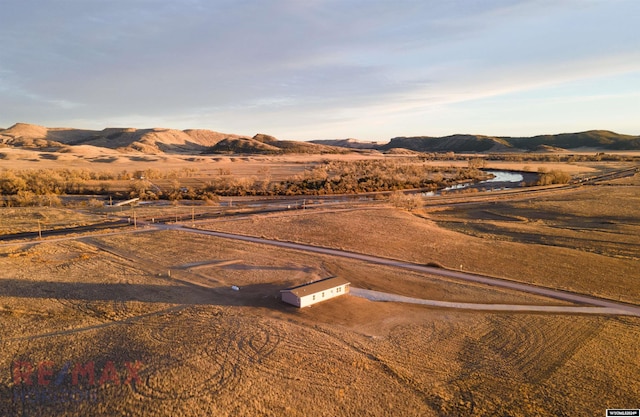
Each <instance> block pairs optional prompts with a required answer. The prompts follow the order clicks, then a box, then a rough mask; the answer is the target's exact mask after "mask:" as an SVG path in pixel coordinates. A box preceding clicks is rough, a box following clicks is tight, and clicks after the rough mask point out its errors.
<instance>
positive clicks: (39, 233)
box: [38, 219, 42, 239]
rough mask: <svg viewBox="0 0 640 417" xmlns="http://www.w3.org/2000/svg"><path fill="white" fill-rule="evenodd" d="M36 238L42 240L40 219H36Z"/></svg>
mask: <svg viewBox="0 0 640 417" xmlns="http://www.w3.org/2000/svg"><path fill="white" fill-rule="evenodd" d="M38 238H39V239H42V227H40V219H38Z"/></svg>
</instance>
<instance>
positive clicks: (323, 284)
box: [280, 277, 351, 297]
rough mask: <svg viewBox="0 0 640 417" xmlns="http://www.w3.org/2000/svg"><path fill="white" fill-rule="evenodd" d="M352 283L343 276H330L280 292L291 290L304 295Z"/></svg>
mask: <svg viewBox="0 0 640 417" xmlns="http://www.w3.org/2000/svg"><path fill="white" fill-rule="evenodd" d="M345 284H351V283H350V282H349V281H347V280H346V279H344V278H341V277H330V278H325V279H321V280H318V281H313V282H309V283H307V284H302V285H298V286H296V287H292V288H287V289H286V290H280V292H291V293H293V294H295V295H296V296H298V297H304V296H305V295H309V294H317V293H319V292H322V291H327V290H330V289H331V288H335V287H339V286H340V285H345Z"/></svg>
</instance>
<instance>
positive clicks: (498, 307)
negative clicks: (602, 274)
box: [349, 287, 638, 316]
mask: <svg viewBox="0 0 640 417" xmlns="http://www.w3.org/2000/svg"><path fill="white" fill-rule="evenodd" d="M349 293H350V294H351V295H355V296H356V297H361V298H366V299H367V300H371V301H395V302H399V303H409V304H422V305H427V306H431V307H441V308H455V309H461V310H482V311H510V312H523V313H569V314H613V315H627V316H637V315H638V314H634V313H633V312H629V311H627V310H622V309H619V308H611V307H578V306H541V305H526V304H479V303H460V302H451V301H438V300H425V299H422V298H413V297H405V296H404V295H398V294H390V293H386V292H380V291H373V290H367V289H364V288H354V287H351V288H350V290H349Z"/></svg>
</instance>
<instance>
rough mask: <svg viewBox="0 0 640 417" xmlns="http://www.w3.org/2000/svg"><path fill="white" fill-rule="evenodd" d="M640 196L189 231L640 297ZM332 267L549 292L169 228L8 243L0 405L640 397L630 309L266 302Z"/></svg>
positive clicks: (308, 405) (292, 217)
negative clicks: (548, 310) (591, 311)
mask: <svg viewBox="0 0 640 417" xmlns="http://www.w3.org/2000/svg"><path fill="white" fill-rule="evenodd" d="M639 190H640V180H639V178H638V177H637V176H636V177H635V178H633V179H629V180H626V181H613V182H612V183H611V185H601V186H593V187H584V188H582V189H578V190H577V191H575V192H571V193H566V194H557V195H555V196H553V197H545V198H541V199H536V200H532V201H501V202H499V203H496V204H493V205H488V206H487V205H486V203H479V205H466V206H462V207H460V206H451V207H441V208H438V209H437V210H436V209H432V208H430V209H429V210H428V211H426V210H425V211H419V212H415V213H408V212H404V211H400V210H397V209H392V208H372V209H359V210H339V211H315V210H308V211H303V210H298V211H295V212H293V211H292V212H288V213H285V214H282V213H280V214H277V215H274V214H271V215H255V216H250V217H248V218H240V219H237V220H234V221H208V222H205V223H199V224H198V227H200V228H205V229H210V230H224V231H230V232H235V233H245V234H251V235H255V236H265V237H269V238H277V239H282V240H291V241H299V242H304V243H310V244H317V245H321V246H326V247H336V248H344V249H348V250H352V251H356V252H361V253H368V254H374V255H380V256H386V257H392V258H397V259H403V260H408V261H413V262H418V263H429V262H436V263H439V264H441V265H443V266H445V267H448V268H452V269H463V270H465V271H472V272H476V273H483V274H487V275H492V276H497V277H505V278H509V279H515V280H520V281H524V282H533V283H538V284H541V285H546V286H549V287H553V288H566V289H571V290H574V291H578V292H582V293H586V294H596V295H600V296H603V297H608V298H612V299H615V300H619V299H621V300H623V301H627V302H632V303H635V304H638V303H640V285H638V279H639V278H640V274H639V272H638V258H639V257H640V254H639V251H638V249H637V248H638V245H640V241H639V240H638V239H639V238H638V235H639V234H638V229H639V227H640V224H639V223H638V219H640V212H639V211H638V210H640V209H639V207H640V204H638V203H639V202H638V198H639V197H638V196H640V191H639ZM610 202H616V204H611V203H610ZM91 220H92V219H90V218H88V219H79V220H78V221H91ZM331 275H339V276H343V277H345V278H347V279H348V280H350V281H351V282H352V285H353V286H355V287H361V288H370V289H374V290H379V291H386V292H391V293H397V294H402V295H408V296H412V297H416V298H425V299H437V300H445V301H462V302H486V303H512V304H536V305H558V304H561V303H560V302H558V301H557V300H551V299H546V298H543V297H536V296H531V295H527V294H523V293H517V292H514V291H508V290H504V289H500V290H499V289H495V288H490V287H486V286H482V285H471V284H467V283H462V282H456V281H453V280H445V279H442V278H438V277H435V276H429V275H424V274H419V273H412V272H407V271H402V270H397V269H394V268H390V267H380V266H376V265H369V264H366V263H363V262H359V261H351V260H347V259H338V258H334V257H330V256H323V255H311V254H308V253H304V252H299V251H294V250H285V249H281V248H273V247H268V246H265V245H257V244H249V243H242V242H236V241H232V240H227V239H221V238H215V237H210V236H203V235H196V234H188V233H183V232H176V231H157V230H148V231H145V230H144V229H143V231H141V232H140V233H126V234H116V235H108V236H107V235H93V236H85V237H77V236H76V237H74V238H73V239H69V240H60V241H55V242H47V241H44V242H26V243H12V244H10V245H2V246H0V329H1V330H2V332H1V336H0V348H1V349H2V350H1V351H2V354H1V355H0V370H2V372H0V415H9V416H11V415H15V416H33V415H38V416H48V415H61V416H80V415H83V416H84V415H94V416H112V415H131V416H143V415H144V416H175V415H184V416H200V415H243V416H244V415H273V416H280V415H294V416H295V415H298V416H310V415H394V416H395V415H412V416H413V415H424V416H496V415H510V416H532V415H540V416H555V415H567V416H569V415H585V416H587V415H601V414H604V410H605V409H606V408H622V407H626V408H638V407H640V404H639V403H638V399H639V398H640V388H638V385H637V383H636V382H637V375H638V373H639V372H640V349H639V348H638V344H637V341H638V340H639V339H640V319H638V318H635V317H617V316H582V315H561V314H525V313H517V314H516V313H490V312H479V311H461V310H452V309H437V308H430V307H426V306H419V305H410V304H402V303H392V302H372V301H367V300H365V299H362V298H357V297H353V296H344V297H340V298H337V299H334V300H331V301H328V302H326V303H323V304H318V305H315V306H313V307H310V308H306V309H302V310H298V309H296V308H294V307H290V306H287V305H284V304H283V303H282V302H281V301H279V299H278V292H279V290H280V289H282V288H286V287H288V286H291V285H294V284H299V283H304V282H307V281H311V280H315V279H319V278H323V277H327V276H331ZM232 285H235V286H238V287H239V288H240V290H239V291H233V290H232V289H231V286H232Z"/></svg>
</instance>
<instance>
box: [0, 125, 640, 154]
mask: <svg viewBox="0 0 640 417" xmlns="http://www.w3.org/2000/svg"><path fill="white" fill-rule="evenodd" d="M80 145H82V146H85V147H86V146H92V147H96V148H103V149H111V150H115V151H118V152H124V153H144V154H164V153H169V154H199V153H202V154H296V153H301V154H322V153H345V152H367V151H382V152H388V153H389V152H391V153H396V154H397V153H399V152H401V151H402V150H403V149H404V150H408V151H414V152H458V153H460V152H463V153H464V152H472V153H473V152H483V153H484V152H552V151H553V152H561V151H563V150H572V149H580V148H589V149H596V150H603V151H604V150H640V136H631V135H621V134H618V133H614V132H610V131H607V130H591V131H587V132H579V133H562V134H557V135H539V136H533V137H497V136H483V135H461V134H456V135H450V136H444V137H430V136H416V137H396V138H393V139H391V140H390V141H389V142H388V143H386V144H377V143H375V142H360V141H357V140H355V139H336V140H315V141H309V142H301V141H289V140H278V139H276V138H275V137H273V136H270V135H266V134H263V133H259V134H257V135H255V136H253V137H246V136H242V135H237V134H228V133H220V132H215V131H212V130H205V129H187V130H176V129H163V128H152V129H135V128H106V129H103V130H83V129H72V128H47V127H43V126H37V125H31V124H26V123H17V124H15V125H13V126H11V127H10V128H8V129H0V146H5V147H6V146H10V147H17V148H28V149H38V150H43V151H47V152H69V149H70V148H71V149H72V148H73V147H75V146H80Z"/></svg>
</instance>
